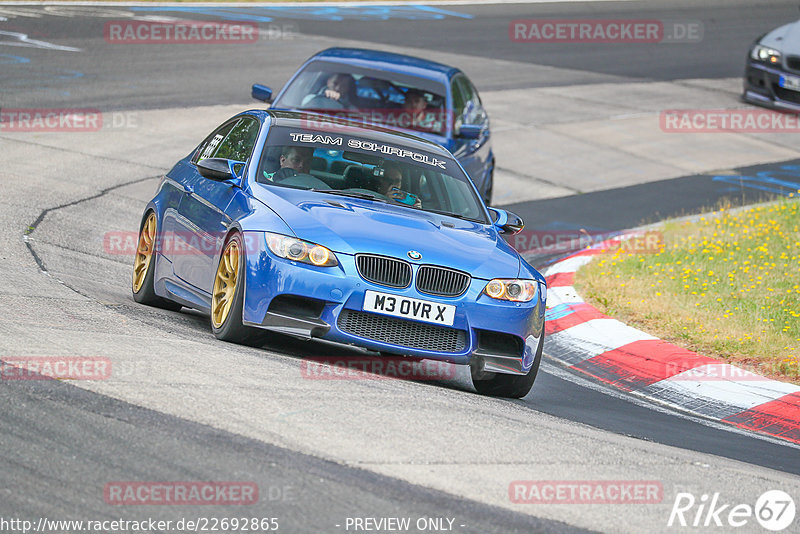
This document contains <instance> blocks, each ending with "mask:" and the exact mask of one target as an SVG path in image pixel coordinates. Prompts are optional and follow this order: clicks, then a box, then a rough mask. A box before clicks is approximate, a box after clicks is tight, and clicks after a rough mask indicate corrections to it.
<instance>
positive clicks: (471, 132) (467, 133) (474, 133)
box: [456, 124, 483, 139]
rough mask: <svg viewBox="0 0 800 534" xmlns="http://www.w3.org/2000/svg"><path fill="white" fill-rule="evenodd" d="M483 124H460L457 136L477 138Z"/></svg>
mask: <svg viewBox="0 0 800 534" xmlns="http://www.w3.org/2000/svg"><path fill="white" fill-rule="evenodd" d="M482 131H483V126H481V125H480V124H462V125H461V127H460V128H459V129H458V133H457V134H456V135H458V137H461V138H462V139H477V138H479V137H480V136H481V132H482Z"/></svg>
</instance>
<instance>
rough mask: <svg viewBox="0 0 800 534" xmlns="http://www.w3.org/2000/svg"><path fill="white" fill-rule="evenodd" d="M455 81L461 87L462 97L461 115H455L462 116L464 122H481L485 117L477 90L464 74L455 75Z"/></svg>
mask: <svg viewBox="0 0 800 534" xmlns="http://www.w3.org/2000/svg"><path fill="white" fill-rule="evenodd" d="M455 83H456V85H458V87H459V89H461V95H462V97H463V98H464V110H463V115H461V114H458V115H456V117H462V118H463V119H464V123H465V124H480V123H482V122H483V121H484V120H485V119H486V112H485V111H484V110H483V105H482V104H481V98H480V97H479V96H478V91H476V90H475V87H474V86H473V85H472V83H470V81H469V80H468V79H467V78H466V77H465V76H458V77H456V78H455Z"/></svg>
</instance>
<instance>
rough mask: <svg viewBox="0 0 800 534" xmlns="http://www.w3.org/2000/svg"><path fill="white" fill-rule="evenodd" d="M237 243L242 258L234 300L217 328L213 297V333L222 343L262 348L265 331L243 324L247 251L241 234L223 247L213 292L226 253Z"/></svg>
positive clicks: (235, 234) (211, 321)
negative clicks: (233, 243) (232, 244)
mask: <svg viewBox="0 0 800 534" xmlns="http://www.w3.org/2000/svg"><path fill="white" fill-rule="evenodd" d="M232 241H233V242H236V244H237V245H238V250H239V251H240V258H239V260H238V273H237V276H236V284H235V287H234V295H233V300H232V302H231V306H230V309H229V311H228V313H227V316H226V317H225V319H224V320H223V321H222V324H221V325H219V326H217V325H215V324H214V300H213V296H212V303H211V306H212V309H211V317H210V323H211V331H212V332H213V333H214V336H216V338H217V339H219V340H221V341H228V342H230V343H238V344H240V345H249V346H260V345H262V344H263V343H264V341H265V339H266V337H267V334H266V332H264V331H263V330H260V329H258V328H253V327H251V326H245V325H244V324H243V323H242V310H243V307H244V286H245V284H244V273H245V264H246V261H245V260H246V258H245V254H246V252H245V249H244V246H243V245H242V236H241V235H240V234H239V233H234V234H231V235H230V236H229V237H228V239H227V240H226V241H225V245H224V246H223V248H222V250H223V254H221V255H220V259H219V262H220V263H219V264H218V265H217V272H216V273H217V274H215V275H214V286H212V288H211V290H212V292H213V291H214V290H215V286H216V279H217V276H218V273H219V269H220V264H221V263H222V262H223V261H224V255H225V251H226V250H227V249H228V246H229V245H230V244H231V242H232Z"/></svg>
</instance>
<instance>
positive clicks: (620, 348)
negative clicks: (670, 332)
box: [542, 242, 800, 444]
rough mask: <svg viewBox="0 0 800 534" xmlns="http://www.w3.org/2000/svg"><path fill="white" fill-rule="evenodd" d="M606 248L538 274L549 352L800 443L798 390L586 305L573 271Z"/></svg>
mask: <svg viewBox="0 0 800 534" xmlns="http://www.w3.org/2000/svg"><path fill="white" fill-rule="evenodd" d="M606 248H611V247H609V246H608V243H607V242H604V243H600V244H598V245H595V246H594V247H592V248H589V249H585V250H582V251H580V252H577V253H575V254H572V255H570V256H568V257H567V258H565V259H563V260H561V261H559V262H557V263H555V264H553V265H551V266H550V267H548V268H547V269H545V270H544V271H543V273H542V274H544V276H545V278H546V279H547V290H548V291H547V308H548V309H547V321H546V323H545V332H546V335H545V351H546V352H547V354H548V355H549V356H551V357H553V358H555V359H556V360H558V361H560V362H561V363H562V364H564V365H566V366H567V367H569V368H571V369H573V370H575V371H579V372H581V373H584V374H587V375H589V376H592V377H594V378H596V379H598V380H600V381H602V382H605V383H607V384H610V385H612V386H614V387H616V388H619V389H621V390H623V391H627V392H630V393H634V394H636V395H638V396H643V397H646V398H649V399H652V400H656V401H658V402H661V403H664V404H667V405H670V406H673V407H676V408H679V409H681V410H684V411H687V412H690V413H693V414H697V415H700V416H703V417H707V418H710V419H714V420H717V421H721V422H722V423H727V424H731V425H734V426H736V427H739V428H742V429H746V430H751V431H755V432H759V433H763V434H767V435H770V436H773V437H778V438H782V439H785V440H788V441H791V442H793V443H797V444H800V386H795V385H793V384H788V383H785V382H778V381H776V380H770V379H768V378H765V377H763V376H760V375H756V374H754V373H751V372H749V371H746V370H744V369H740V368H738V367H735V366H732V365H729V364H727V363H722V362H720V361H718V360H714V359H712V358H708V357H706V356H702V355H700V354H696V353H694V352H691V351H689V350H686V349H684V348H681V347H678V346H676V345H673V344H671V343H667V342H666V341H662V340H660V339H657V338H655V337H653V336H651V335H650V334H647V333H645V332H642V331H640V330H637V329H635V328H632V327H630V326H628V325H626V324H624V323H622V322H620V321H617V320H615V319H612V318H610V317H608V316H605V315H603V314H602V313H600V311H599V310H597V309H596V308H594V307H592V306H591V305H590V304H588V303H586V302H584V301H583V299H582V298H581V297H580V296H579V295H578V293H577V292H576V291H575V288H574V287H572V283H573V279H574V276H575V271H577V270H578V269H579V268H580V267H581V266H583V265H585V264H587V263H589V262H590V261H592V259H593V258H594V256H595V255H597V254H602V253H603V252H604V249H606Z"/></svg>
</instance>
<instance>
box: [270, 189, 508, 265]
mask: <svg viewBox="0 0 800 534" xmlns="http://www.w3.org/2000/svg"><path fill="white" fill-rule="evenodd" d="M256 187H257V188H258V190H259V191H257V193H256V194H257V196H258V197H260V198H261V199H262V200H264V201H265V203H266V204H267V205H268V206H270V208H272V209H273V210H274V211H275V212H276V213H278V214H279V215H280V217H281V218H282V219H283V220H284V221H285V222H286V224H288V225H289V227H290V228H291V229H292V230H293V231H294V233H295V235H296V236H297V237H299V238H301V239H304V240H306V241H311V242H313V243H318V244H320V245H323V246H326V247H328V248H330V249H331V250H333V251H334V252H337V253H340V254H342V253H343V254H356V253H359V252H362V253H372V254H381V255H386V256H393V257H397V258H404V259H407V258H408V256H407V253H408V251H409V250H416V251H417V252H419V253H421V254H422V259H421V260H420V261H419V263H429V264H436V265H444V266H448V267H452V268H454V269H460V270H463V271H466V272H468V273H470V274H471V275H472V276H473V277H476V278H483V279H487V280H489V279H491V278H513V277H516V276H517V275H518V273H519V269H520V260H519V256H518V254H517V253H516V251H515V250H514V249H513V248H511V246H510V245H509V244H508V243H506V242H505V241H504V240H503V239H502V238H501V237H500V235H499V234H498V233H497V232H496V231H495V230H494V229H493V228H492V227H491V226H488V225H482V224H478V223H474V222H470V221H465V220H460V219H455V218H453V217H447V216H443V215H437V214H435V213H429V212H423V211H417V210H412V209H409V208H406V207H404V206H397V205H393V204H385V203H382V202H373V201H370V200H361V199H355V198H348V197H343V196H335V195H327V194H325V193H314V192H310V191H304V190H298V189H291V188H283V187H269V188H267V187H264V186H261V185H257V186H256ZM442 222H446V223H447V224H452V225H453V227H452V228H449V227H448V226H444V225H443V224H442Z"/></svg>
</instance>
